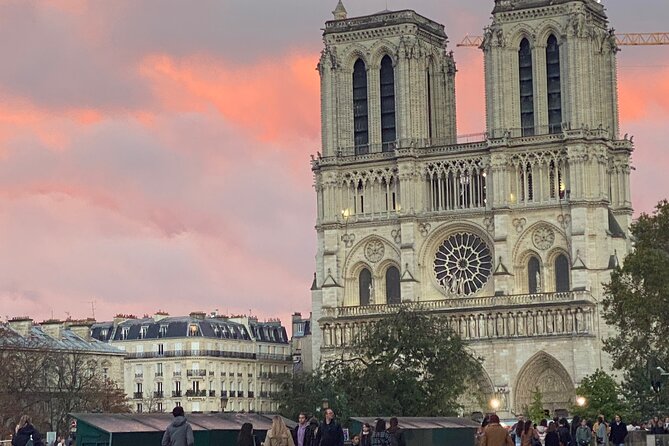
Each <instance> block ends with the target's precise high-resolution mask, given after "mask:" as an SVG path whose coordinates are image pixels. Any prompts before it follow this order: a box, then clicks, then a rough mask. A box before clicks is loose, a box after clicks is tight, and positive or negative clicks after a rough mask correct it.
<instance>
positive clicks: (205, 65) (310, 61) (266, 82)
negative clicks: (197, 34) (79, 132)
mask: <svg viewBox="0 0 669 446" xmlns="http://www.w3.org/2000/svg"><path fill="white" fill-rule="evenodd" d="M316 60H317V56H316V55H298V54H293V55H288V56H286V57H284V58H280V59H274V60H266V61H261V62H258V63H256V64H253V65H250V66H233V65H228V64H226V63H224V62H221V61H218V60H213V59H211V58H207V57H205V56H201V55H200V56H191V57H187V58H183V59H177V58H174V57H171V56H168V55H151V56H148V57H146V58H144V60H143V61H142V64H141V68H140V71H141V73H142V74H143V75H144V76H146V77H147V78H149V79H150V80H151V83H152V85H153V88H154V93H155V94H156V96H158V97H159V98H160V99H161V101H162V102H163V104H164V105H165V107H168V108H169V109H173V110H177V111H195V112H204V111H206V110H207V109H209V108H211V107H213V108H215V109H216V110H217V111H218V112H219V113H220V114H222V115H223V116H224V117H225V118H226V119H227V120H229V121H231V122H233V123H235V124H237V125H239V126H241V127H243V128H245V129H246V130H247V131H249V132H251V133H252V134H253V135H254V136H256V137H257V138H258V139H259V140H261V141H264V142H275V141H277V140H283V141H285V140H298V139H301V138H309V139H317V138H318V136H319V132H320V113H319V109H318V101H319V79H318V74H317V72H316V71H315V69H314V67H315V64H316Z"/></svg>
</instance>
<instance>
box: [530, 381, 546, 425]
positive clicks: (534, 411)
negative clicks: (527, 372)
mask: <svg viewBox="0 0 669 446" xmlns="http://www.w3.org/2000/svg"><path fill="white" fill-rule="evenodd" d="M542 398H543V395H541V392H540V391H539V388H538V387H537V388H535V389H534V390H533V391H532V402H531V403H530V406H529V407H528V408H527V410H525V412H527V416H528V418H529V419H530V420H532V421H533V422H534V423H536V424H539V423H540V422H541V420H542V419H544V418H546V414H545V413H544V402H543V400H542Z"/></svg>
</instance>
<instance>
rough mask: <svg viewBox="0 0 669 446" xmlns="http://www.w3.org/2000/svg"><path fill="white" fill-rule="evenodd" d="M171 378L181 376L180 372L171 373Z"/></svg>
mask: <svg viewBox="0 0 669 446" xmlns="http://www.w3.org/2000/svg"><path fill="white" fill-rule="evenodd" d="M172 376H176V377H180V376H181V371H178V372H172Z"/></svg>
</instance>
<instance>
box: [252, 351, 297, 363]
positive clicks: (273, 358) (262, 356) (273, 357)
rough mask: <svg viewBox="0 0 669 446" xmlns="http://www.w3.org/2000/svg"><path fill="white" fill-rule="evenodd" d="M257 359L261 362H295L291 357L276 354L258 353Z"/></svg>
mask: <svg viewBox="0 0 669 446" xmlns="http://www.w3.org/2000/svg"><path fill="white" fill-rule="evenodd" d="M256 357H257V358H258V359H259V360H265V361H290V362H292V361H293V357H292V356H291V355H277V354H274V353H256Z"/></svg>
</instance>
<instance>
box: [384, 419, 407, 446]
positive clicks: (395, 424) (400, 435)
mask: <svg viewBox="0 0 669 446" xmlns="http://www.w3.org/2000/svg"><path fill="white" fill-rule="evenodd" d="M388 433H389V434H390V435H391V436H392V437H393V438H394V439H395V443H394V445H396V446H407V442H406V440H405V439H404V430H402V429H400V426H399V421H398V420H397V417H392V418H391V419H390V427H389V428H388Z"/></svg>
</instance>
